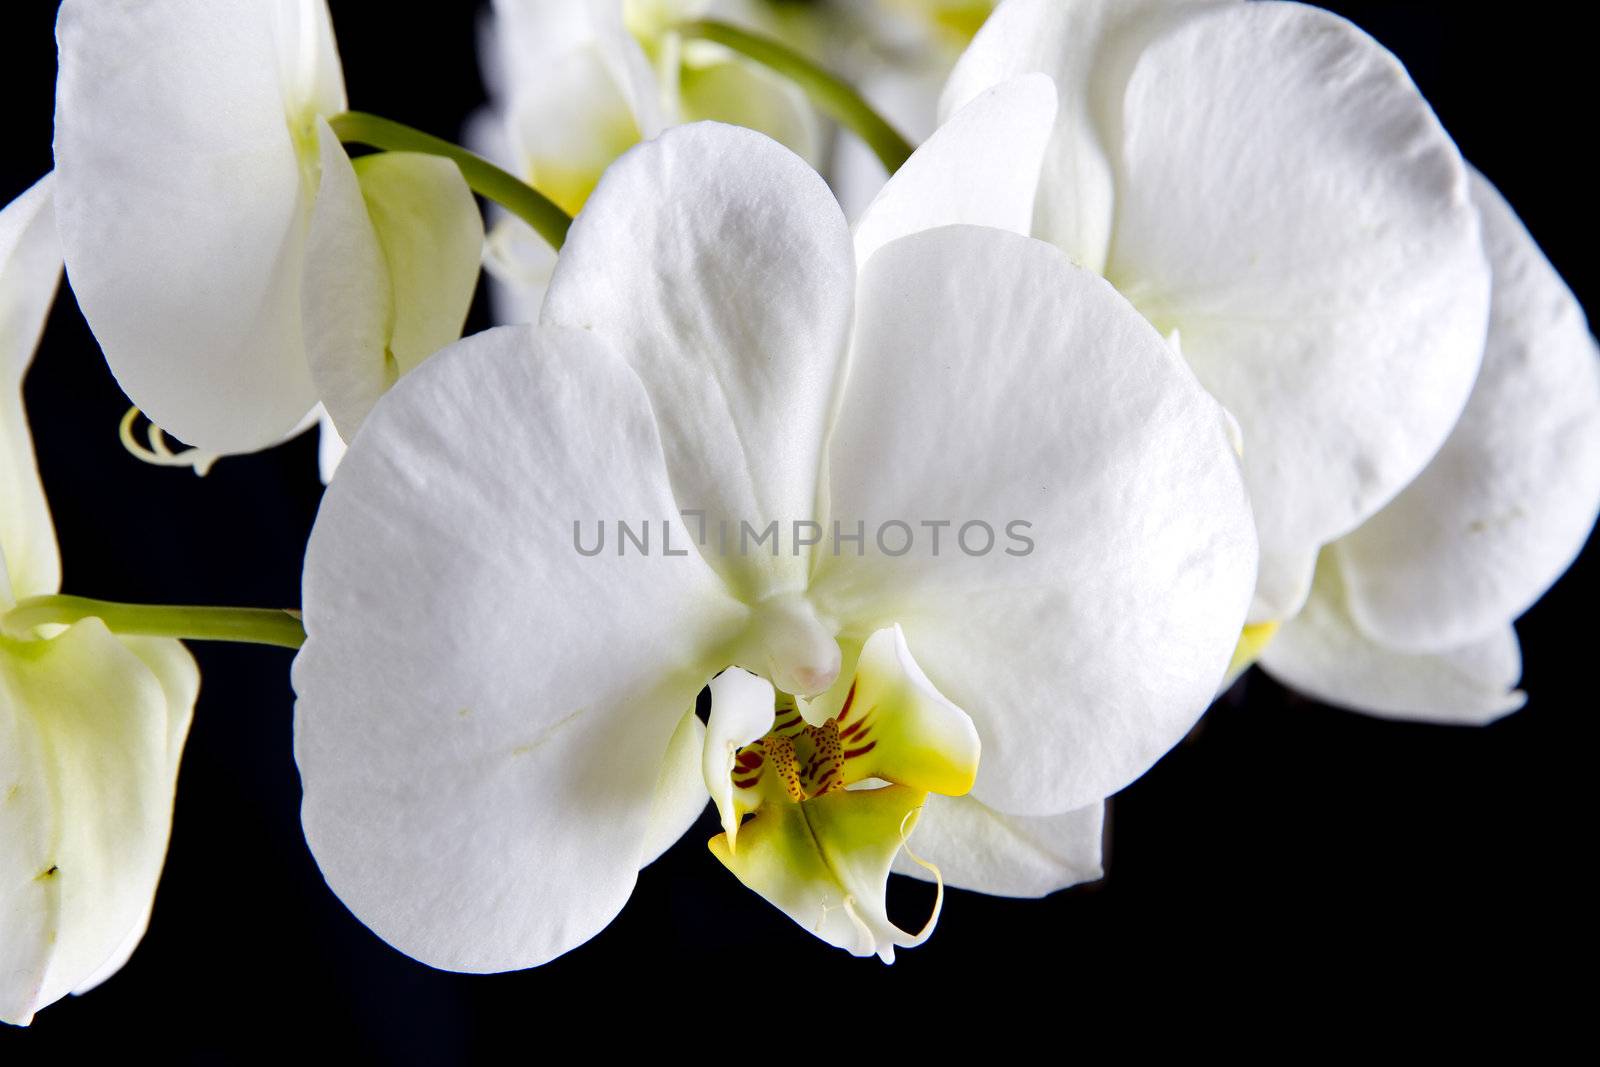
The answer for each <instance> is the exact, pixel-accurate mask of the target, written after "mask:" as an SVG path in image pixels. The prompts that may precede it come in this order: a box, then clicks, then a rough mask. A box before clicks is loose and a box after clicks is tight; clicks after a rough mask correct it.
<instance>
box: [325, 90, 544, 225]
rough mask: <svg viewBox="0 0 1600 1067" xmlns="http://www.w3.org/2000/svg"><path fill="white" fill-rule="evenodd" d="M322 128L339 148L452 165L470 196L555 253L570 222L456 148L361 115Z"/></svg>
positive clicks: (531, 191)
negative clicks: (507, 215)
mask: <svg viewBox="0 0 1600 1067" xmlns="http://www.w3.org/2000/svg"><path fill="white" fill-rule="evenodd" d="M328 125H330V126H332V127H333V132H334V133H336V134H338V136H339V140H341V141H343V142H344V143H345V144H364V145H367V146H369V147H371V148H381V149H383V150H384V151H386V152H424V153H427V154H428V155H432V156H443V157H445V158H446V159H449V160H452V161H453V162H454V163H455V165H456V166H458V167H460V168H461V176H462V177H463V178H465V179H466V180H467V185H468V186H470V187H471V188H472V191H473V192H475V193H478V194H479V195H480V196H485V197H488V198H489V199H490V200H493V201H494V202H495V203H497V204H499V205H500V206H501V207H503V208H505V209H506V210H507V211H510V212H511V213H512V214H513V215H515V216H517V217H518V218H520V219H521V220H522V221H523V222H526V223H527V224H528V225H529V226H532V227H533V228H534V230H535V231H537V232H538V234H539V236H540V237H543V238H544V239H545V240H546V241H548V242H549V243H550V247H551V248H554V249H557V250H559V249H560V248H561V245H562V242H564V241H565V240H566V239H567V228H568V227H570V226H571V225H572V216H570V215H568V214H567V213H566V212H565V211H562V210H561V209H560V208H559V207H557V206H556V205H555V203H554V202H553V201H551V200H550V198H549V197H547V196H545V195H544V194H543V193H541V192H539V190H537V189H535V188H534V187H533V186H531V185H529V184H527V183H526V182H523V181H519V180H518V179H517V178H516V177H514V176H513V175H511V174H509V173H507V172H506V171H503V170H501V169H500V168H499V167H497V166H495V165H494V164H493V163H490V162H489V161H488V160H487V159H484V158H483V157H482V156H478V155H474V154H473V153H471V152H468V151H467V150H466V149H465V148H462V147H461V146H460V145H455V144H451V143H450V142H449V141H446V140H442V139H441V138H438V137H435V136H433V135H432V134H428V133H423V132H422V131H421V130H416V129H412V128H411V127H410V126H407V125H405V124H404V123H400V122H395V121H393V120H392V119H385V118H379V117H378V116H377V115H368V114H366V113H365V112H362V111H346V112H345V113H344V114H342V115H335V116H334V117H333V118H331V119H329V120H328Z"/></svg>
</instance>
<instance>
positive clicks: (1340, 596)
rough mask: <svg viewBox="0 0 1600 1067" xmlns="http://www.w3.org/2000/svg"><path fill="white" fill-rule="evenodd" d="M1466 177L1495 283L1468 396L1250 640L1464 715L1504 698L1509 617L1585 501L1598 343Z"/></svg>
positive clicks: (1365, 707)
mask: <svg viewBox="0 0 1600 1067" xmlns="http://www.w3.org/2000/svg"><path fill="white" fill-rule="evenodd" d="M1472 191H1473V199H1474V201H1475V202H1476V203H1477V205H1478V209H1479V211H1480V212H1481V213H1482V216H1483V233H1484V243H1485V246H1486V248H1487V249H1488V253H1489V262H1490V264H1491V266H1492V267H1493V270H1494V290H1493V307H1492V310H1491V312H1490V318H1489V338H1488V342H1487V345H1486V346H1485V348H1484V355H1483V369H1482V371H1481V372H1480V373H1479V375H1478V381H1477V384H1476V385H1475V386H1474V387H1473V392H1472V397H1471V399H1470V400H1469V401H1468V402H1467V407H1466V411H1465V412H1463V413H1462V416H1461V421H1460V422H1458V423H1457V424H1456V428H1455V430H1454V431H1453V432H1452V433H1451V435H1450V438H1449V440H1447V441H1446V442H1445V445H1444V447H1443V448H1442V449H1441V450H1440V452H1439V454H1438V455H1437V456H1436V457H1434V460H1433V462H1432V463H1430V464H1429V465H1428V467H1427V469H1426V470H1424V471H1423V472H1422V474H1421V475H1420V476H1419V477H1418V478H1417V480H1416V481H1414V482H1412V483H1411V485H1410V486H1408V487H1407V488H1406V490H1405V491H1404V492H1402V493H1401V494H1400V495H1399V496H1398V497H1396V498H1395V499H1394V501H1392V502H1391V503H1390V504H1389V505H1388V506H1387V507H1385V508H1384V509H1383V510H1382V511H1380V512H1378V514H1377V515H1375V516H1373V517H1372V518H1371V519H1368V520H1367V521H1366V522H1365V523H1363V524H1362V525H1361V526H1360V527H1359V528H1358V529H1356V530H1355V531H1354V532H1353V533H1351V534H1349V535H1347V536H1345V537H1343V538H1340V539H1339V540H1338V541H1335V542H1334V543H1333V544H1332V545H1330V546H1328V547H1327V548H1326V549H1324V550H1323V552H1322V556H1321V558H1320V560H1319V562H1318V567H1317V580H1316V584H1315V586H1314V588H1313V590H1312V594H1311V598H1310V600H1309V601H1308V602H1307V604H1306V606H1305V608H1304V610H1302V611H1301V612H1300V614H1299V615H1297V616H1296V617H1294V618H1293V619H1290V620H1289V621H1288V622H1286V623H1284V625H1283V626H1282V627H1281V628H1280V629H1279V630H1278V632H1277V634H1276V635H1275V636H1274V637H1273V638H1272V640H1271V641H1270V642H1269V643H1268V644H1267V645H1266V646H1265V649H1264V650H1263V651H1262V654H1261V664H1262V666H1263V667H1264V668H1265V669H1266V670H1267V671H1268V673H1270V674H1272V675H1274V676H1275V677H1277V678H1279V679H1281V680H1283V681H1284V682H1286V683H1288V684H1289V685H1292V686H1294V687H1295V688H1296V689H1299V690H1301V691H1302V692H1305V693H1308V694H1310V695H1312V696H1315V697H1317V698H1318V699H1321V700H1325V701H1328V702H1329V703H1333V704H1338V705H1341V706H1344V707H1349V708H1354V709H1356V710H1358V711H1367V712H1371V713H1375V714H1379V715H1386V716H1393V717H1399V718H1414V719H1422V720H1426V721H1435V722H1469V723H1470V722H1486V721H1489V720H1492V719H1495V718H1498V717H1499V716H1501V715H1504V714H1505V713H1507V712H1510V711H1515V710H1516V709H1517V708H1519V707H1520V706H1521V705H1522V703H1523V694H1522V693H1520V692H1516V691H1515V686H1516V684H1517V679H1518V677H1519V676H1520V675H1521V666H1522V664H1521V653H1520V650H1519V648H1518V645H1517V636H1516V631H1515V629H1514V628H1513V626H1512V622H1513V620H1515V619H1516V618H1517V616H1519V615H1521V614H1522V613H1523V612H1524V611H1526V610H1527V609H1528V608H1529V607H1531V606H1532V605H1533V603H1534V602H1535V601H1536V600H1538V599H1539V597H1541V596H1542V595H1544V592H1545V590H1546V589H1548V588H1549V587H1550V586H1551V585H1552V584H1553V583H1554V582H1555V580H1556V579H1557V578H1559V577H1560V576H1561V574H1562V573H1563V572H1564V571H1565V570H1566V569H1567V567H1568V566H1569V565H1570V564H1571V563H1572V561H1573V559H1574V558H1576V557H1577V555H1578V553H1579V552H1580V551H1581V550H1582V548H1583V545H1584V542H1585V541H1586V540H1587V538H1588V536H1589V533H1590V531H1591V530H1592V529H1593V528H1594V524H1595V516H1596V513H1597V511H1600V352H1597V350H1596V346H1595V340H1594V337H1593V336H1592V335H1591V334H1590V332H1589V326H1588V323H1587V322H1586V320H1585V319H1584V315H1583V310H1582V308H1580V307H1579V306H1578V302H1577V300H1576V299H1575V298H1574V297H1573V295H1572V292H1571V291H1570V290H1569V289H1568V288H1567V286H1566V284H1565V283H1564V282H1562V280H1561V277H1560V276H1559V275H1558V274H1557V273H1556V271H1555V268H1554V267H1552V266H1551V265H1550V263H1549V261H1548V260H1546V259H1545V257H1544V255H1543V254H1542V253H1541V252H1540V251H1539V248H1538V245H1537V244H1535V243H1534V240H1533V238H1532V237H1531V236H1530V235H1529V234H1528V232H1527V230H1526V229H1525V228H1524V227H1523V225H1522V223H1521V221H1520V220H1519V219H1518V218H1517V217H1516V215H1515V213H1513V211H1512V210H1511V207H1510V205H1508V204H1507V203H1506V202H1505V200H1504V199H1502V198H1501V196H1500V194H1499V192H1498V191H1496V190H1495V188H1494V187H1493V186H1492V185H1490V184H1489V182H1488V181H1487V180H1485V179H1484V178H1483V177H1482V175H1479V174H1476V173H1474V174H1473V184H1472Z"/></svg>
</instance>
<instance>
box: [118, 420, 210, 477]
mask: <svg viewBox="0 0 1600 1067" xmlns="http://www.w3.org/2000/svg"><path fill="white" fill-rule="evenodd" d="M143 416H144V413H143V412H142V411H140V410H139V409H138V408H137V407H131V408H129V409H128V413H127V414H126V415H124V416H122V422H121V424H120V425H119V426H118V427H117V436H119V437H120V438H121V439H122V447H123V448H125V449H127V450H128V454H129V455H131V456H133V457H134V458H135V459H137V460H140V461H141V462H144V463H148V464H150V465H151V466H153V467H188V468H189V469H191V470H193V471H194V472H195V474H197V475H198V476H200V477H202V478H204V477H205V476H206V475H207V474H208V473H210V471H211V465H212V464H214V463H216V461H217V460H219V459H221V458H222V456H221V455H220V454H219V453H216V452H206V451H203V450H201V449H198V448H185V449H182V450H180V451H177V452H174V451H173V450H172V446H171V445H170V444H168V443H167V433H166V431H165V430H163V429H162V428H161V427H159V426H157V425H156V424H155V423H153V422H151V421H150V420H149V419H145V423H146V425H147V426H148V427H149V428H148V429H147V430H146V431H145V437H146V438H147V439H148V441H149V443H148V444H146V443H145V442H144V441H141V440H139V435H138V434H137V433H135V432H134V427H135V426H136V425H137V424H138V421H139V419H140V418H142V417H143Z"/></svg>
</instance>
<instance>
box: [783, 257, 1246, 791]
mask: <svg viewBox="0 0 1600 1067" xmlns="http://www.w3.org/2000/svg"><path fill="white" fill-rule="evenodd" d="M858 303H859V308H858V322H857V332H856V338H855V344H854V348H853V351H852V355H851V366H850V375H849V383H848V388H847V389H846V392H845V400H844V406H843V409H842V411H841V414H840V421H839V423H838V425H837V426H836V427H835V430H834V436H833V439H832V442H831V445H830V478H831V481H832V508H833V510H832V514H831V516H830V521H829V534H830V539H831V538H832V536H833V534H832V526H833V524H834V523H837V524H838V526H839V529H840V533H841V534H853V533H854V532H855V530H856V524H857V523H862V524H863V525H864V528H865V533H866V537H865V542H866V543H865V545H864V546H863V548H864V551H865V555H864V556H858V555H857V554H856V553H857V551H858V548H857V546H856V545H854V544H852V543H846V542H844V541H843V540H842V539H841V540H838V541H837V542H833V541H831V540H830V543H829V544H827V545H825V546H824V548H823V549H820V550H819V558H818V563H817V574H816V576H815V578H814V582H813V599H814V600H816V602H817V603H818V604H819V606H820V607H821V608H822V610H823V611H824V612H825V613H829V612H831V613H832V614H833V615H834V616H835V617H837V618H838V619H839V620H840V622H841V625H842V626H843V627H844V630H845V632H846V633H857V634H865V633H867V632H870V630H872V629H877V628H878V627H880V626H884V625H889V624H891V623H893V622H899V623H900V624H901V626H902V627H903V628H904V630H905V635H906V639H907V641H908V643H909V645H910V649H911V652H912V653H913V654H914V655H915V657H916V660H917V662H918V663H920V664H921V665H922V666H923V667H924V668H925V669H926V671H927V674H928V677H929V678H930V679H931V680H932V682H933V684H934V685H935V686H937V688H938V690H939V691H940V692H941V693H942V694H944V696H945V697H947V698H948V699H949V700H951V701H952V702H954V703H955V704H956V705H958V706H959V707H961V708H962V709H964V710H965V711H966V713H967V714H968V715H970V716H971V718H972V720H973V722H974V723H976V724H977V727H978V734H979V736H980V737H981V738H982V741H983V760H982V763H981V765H980V766H979V770H978V783H977V786H976V788H975V789H974V794H975V795H976V796H977V797H979V799H981V800H983V801H984V802H985V803H986V804H989V805H990V806H991V807H995V808H998V809H1000V810H1002V811H1006V812H1010V813H1013V814H1040V815H1042V814H1052V813H1056V812H1061V811H1066V810H1070V809H1072V808H1077V807H1082V806H1084V805H1085V804H1088V803H1091V802H1093V801H1097V800H1099V799H1101V798H1102V797H1105V796H1107V795H1109V794H1110V793H1112V792H1115V791H1116V790H1117V789H1119V788H1121V787H1122V786H1123V785H1126V784H1127V783H1128V782H1129V781H1131V780H1132V779H1133V778H1134V777H1136V776H1138V775H1139V774H1140V773H1142V772H1143V771H1144V770H1145V769H1146V768H1147V767H1149V765H1150V764H1151V763H1152V762H1154V761H1155V759H1156V758H1157V757H1159V756H1160V755H1161V754H1162V753H1163V752H1165V751H1166V750H1167V748H1169V747H1170V746H1171V745H1172V744H1174V743H1175V742H1176V741H1177V740H1178V739H1179V738H1181V737H1182V736H1183V735H1184V733H1185V732H1186V731H1187V730H1188V729H1189V727H1190V726H1191V725H1193V723H1194V720H1195V719H1196V718H1197V717H1198V716H1199V715H1200V713H1201V712H1202V711H1203V710H1204V709H1205V707H1206V705H1207V704H1208V703H1209V702H1210V699H1211V696H1212V693H1213V691H1214V690H1215V688H1216V685H1217V682H1218V681H1219V680H1220V679H1221V677H1222V674H1223V671H1224V669H1225V668H1226V666H1227V664H1228V661H1229V658H1230V656H1231V654H1232V652H1233V647H1234V644H1235V643H1236V641H1237V639H1238V636H1239V628H1240V626H1241V625H1242V624H1243V622H1244V611H1245V605H1246V603H1247V602H1248V599H1249V595H1250V587H1251V586H1252V584H1253V580H1254V576H1255V541H1254V533H1253V527H1252V523H1251V520H1250V513H1249V508H1248V506H1247V503H1246V500H1245V495H1244V487H1243V482H1242V478H1241V475H1240V472H1239V467H1238V461H1237V458H1236V457H1235V456H1234V454H1233V451H1232V449H1231V448H1230V446H1229V443H1228V439H1227V434H1226V432H1225V429H1224V420H1223V418H1222V416H1221V414H1220V412H1219V410H1218V407H1217V404H1216V402H1215V401H1214V400H1212V399H1211V398H1210V397H1209V396H1207V395H1206V393H1205V391H1204V390H1203V389H1201V388H1200V386H1199V385H1198V384H1197V383H1196V382H1195V381H1194V379H1193V376H1192V375H1191V374H1189V372H1188V371H1187V369H1186V368H1184V367H1183V366H1182V365H1181V364H1180V363H1179V361H1178V360H1176V359H1175V358H1174V357H1173V355H1172V353H1171V351H1170V349H1169V348H1168V347H1167V345H1166V343H1165V342H1164V341H1163V340H1162V339H1161V337H1160V336H1159V335H1157V334H1156V333H1155V331H1153V330H1152V329H1151V328H1150V326H1149V324H1148V323H1147V322H1145V321H1144V320H1143V319H1142V318H1140V316H1139V315H1138V313H1137V312H1136V311H1135V310H1134V309H1133V308H1132V307H1130V306H1129V305H1128V304H1127V302H1126V301H1124V300H1123V299H1122V298H1120V297H1119V296H1117V294H1116V293H1115V292H1114V291H1113V290H1112V289H1111V287H1110V286H1108V285H1107V284H1106V283H1105V282H1104V281H1103V280H1102V279H1100V278H1098V277H1096V276H1094V275H1093V274H1091V273H1090V272H1088V271H1084V270H1081V269H1079V268H1077V267H1074V266H1073V265H1072V264H1071V263H1069V262H1068V261H1067V258H1066V256H1064V255H1063V254H1062V253H1061V252H1060V251H1058V250H1056V249H1054V248H1052V247H1051V246H1049V245H1046V244H1044V243H1043V242H1039V241H1034V240H1030V239H1028V238H1023V237H1018V236H1015V235H1012V234H1007V233H1003V232H1001V231H998V230H988V229H980V228H977V227H964V226H952V227H946V228H943V229H939V230H932V231H929V232H926V233H922V234H917V235H915V236H912V237H906V238H902V239H901V240H899V241H896V242H894V243H892V244H890V245H886V246H885V247H884V248H882V249H881V250H880V251H879V252H878V253H877V255H875V256H874V257H873V258H872V261H871V262H870V263H868V264H867V267H866V270H865V271H864V273H863V275H862V280H861V286H860V293H859V297H858ZM896 521H898V522H901V523H905V524H908V525H909V526H910V528H911V530H910V532H911V533H912V534H913V535H914V540H913V544H912V550H911V551H910V552H908V553H906V554H904V555H901V556H892V555H890V553H892V552H895V551H897V550H898V549H899V548H900V547H901V545H902V543H903V541H904V534H903V532H901V531H900V530H898V529H897V528H895V527H892V526H890V525H888V524H890V523H892V522H896ZM937 522H945V523H948V524H950V525H948V526H946V527H944V528H942V536H941V540H940V542H939V547H938V549H937V550H935V549H934V545H933V536H932V535H933V533H934V529H933V528H932V527H925V526H924V525H923V524H925V523H937ZM979 522H984V523H988V524H989V529H990V530H991V531H992V532H993V542H992V544H990V543H989V542H988V536H987V535H986V534H985V533H984V531H983V529H982V528H981V527H978V526H972V527H970V528H968V529H967V530H966V534H965V536H966V542H965V543H966V546H967V547H966V549H963V548H962V542H961V541H960V538H961V537H962V527H963V526H965V525H966V524H968V523H979ZM1019 522H1025V523H1031V526H1028V527H1013V526H1011V525H1010V524H1012V523H1019ZM884 531H887V534H886V535H885V536H884V537H883V539H882V543H881V544H880V537H879V535H880V534H882V533H883V532H884ZM1024 539H1027V540H1029V541H1031V545H1032V547H1031V548H1030V547H1029V545H1028V544H1027V543H1025V540H1024ZM985 548H987V549H988V550H987V551H985ZM1013 552H1014V553H1020V554H1019V555H1013V554H1011V553H1013ZM969 553H970V554H969Z"/></svg>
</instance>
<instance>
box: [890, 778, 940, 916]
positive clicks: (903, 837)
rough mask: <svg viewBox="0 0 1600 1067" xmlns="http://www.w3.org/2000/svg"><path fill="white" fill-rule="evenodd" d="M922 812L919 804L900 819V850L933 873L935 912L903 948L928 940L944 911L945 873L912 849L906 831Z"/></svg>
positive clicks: (919, 865)
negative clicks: (907, 825)
mask: <svg viewBox="0 0 1600 1067" xmlns="http://www.w3.org/2000/svg"><path fill="white" fill-rule="evenodd" d="M921 813H922V807H921V806H919V807H916V808H913V809H912V810H911V811H908V812H906V817H905V818H903V819H901V820H900V850H901V851H902V852H904V853H905V854H906V858H907V859H908V860H910V861H911V862H912V863H915V864H916V865H917V866H918V867H921V868H922V869H923V870H925V871H927V872H929V873H930V874H932V875H933V885H934V893H933V913H932V914H931V915H929V916H928V921H927V922H926V923H924V924H923V927H922V929H921V930H919V931H917V933H916V935H915V939H914V940H913V941H912V942H911V944H909V945H902V946H900V947H901V948H916V947H917V946H918V945H920V944H922V943H923V942H924V941H926V940H928V938H929V937H930V936H932V934H933V928H934V927H935V926H937V925H939V914H940V913H941V912H942V911H944V874H943V872H941V871H940V870H939V868H938V867H935V866H934V865H933V864H932V863H930V862H928V861H927V860H925V859H923V858H922V857H921V856H919V855H917V854H916V853H915V852H913V851H911V840H910V834H908V833H907V832H906V823H908V822H910V821H911V820H912V819H913V818H914V817H915V816H917V815H919V814H921Z"/></svg>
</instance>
